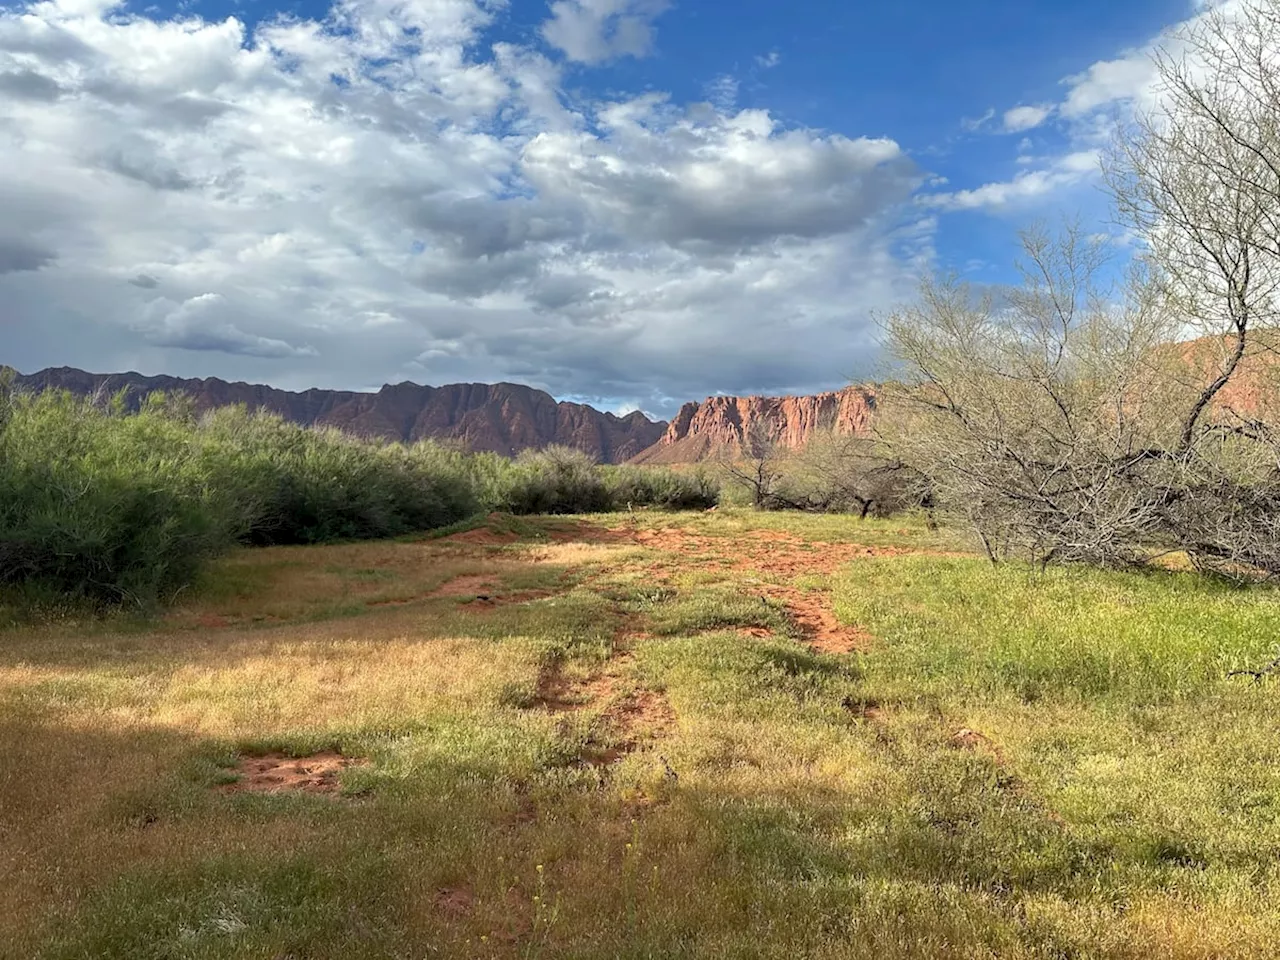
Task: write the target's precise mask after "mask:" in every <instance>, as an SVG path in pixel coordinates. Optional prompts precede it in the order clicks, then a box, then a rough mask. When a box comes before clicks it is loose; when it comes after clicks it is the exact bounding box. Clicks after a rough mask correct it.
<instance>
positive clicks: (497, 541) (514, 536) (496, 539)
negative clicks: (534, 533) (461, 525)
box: [441, 527, 520, 547]
mask: <svg viewBox="0 0 1280 960" xmlns="http://www.w3.org/2000/svg"><path fill="white" fill-rule="evenodd" d="M519 539H520V534H518V533H516V532H515V531H513V530H492V529H490V528H489V527H477V528H476V529H474V530H464V531H463V532H462V533H452V534H450V535H449V536H447V537H442V538H441V542H443V543H465V544H469V545H471V546H477V547H501V546H506V545H507V544H510V543H515V542H516V541H517V540H519Z"/></svg>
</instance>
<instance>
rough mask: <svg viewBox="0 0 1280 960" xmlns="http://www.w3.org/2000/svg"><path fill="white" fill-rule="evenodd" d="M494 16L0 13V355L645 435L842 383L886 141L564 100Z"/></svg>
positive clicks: (890, 191)
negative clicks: (574, 398) (606, 420)
mask: <svg viewBox="0 0 1280 960" xmlns="http://www.w3.org/2000/svg"><path fill="white" fill-rule="evenodd" d="M579 6H581V4H580V5H579ZM493 8H494V5H492V4H486V3H482V2H472V0H408V2H399V0H343V2H342V3H341V4H340V5H339V6H337V7H335V8H334V10H333V11H332V13H331V16H330V18H329V19H327V20H325V21H322V22H318V21H311V20H287V21H278V22H273V23H267V24H264V25H262V26H260V27H259V28H257V29H256V30H254V31H250V30H248V29H247V28H246V27H245V26H244V24H242V23H241V22H239V21H238V20H236V19H234V18H229V19H226V20H223V21H220V22H210V21H204V20H200V19H194V18H192V19H184V20H180V21H174V20H155V19H149V18H147V17H139V16H134V15H127V16H124V15H121V16H117V15H115V14H114V13H112V12H110V11H109V10H108V8H107V6H106V5H105V4H96V5H94V4H91V3H88V2H87V0H61V2H58V3H47V4H40V5H36V6H31V7H27V8H22V9H15V10H9V11H7V12H0V76H3V77H10V78H11V77H17V78H18V79H15V80H6V81H5V84H6V85H5V86H4V90H3V93H2V94H0V169H3V170H4V172H5V176H4V177H3V178H0V210H3V211H4V216H3V217H0V302H3V303H4V304H5V309H4V311H3V314H4V316H3V317H0V324H3V325H4V327H3V328H4V331H5V334H4V336H5V344H6V358H5V359H6V360H7V361H9V362H12V363H15V365H18V366H19V367H20V368H24V369H33V368H34V367H36V366H44V365H48V364H58V363H68V364H73V365H80V366H90V367H95V368H98V369H110V368H132V369H143V370H144V371H148V372H169V373H174V374H179V375H210V374H216V375H219V376H224V377H228V378H233V379H247V380H267V381H271V382H275V383H277V384H279V385H281V386H286V387H292V388H299V387H307V386H312V385H325V386H336V387H341V386H349V387H363V386H366V385H368V384H370V383H378V382H382V381H394V380H399V379H404V378H405V377H406V376H411V377H413V378H415V379H418V380H426V381H428V382H435V383H442V382H450V381H458V380H490V381H492V380H504V379H505V380H521V381H525V382H529V383H532V384H533V385H535V386H540V387H544V388H546V389H549V390H551V391H552V392H553V393H557V394H560V395H568V394H578V395H586V396H598V397H607V398H611V403H613V404H616V403H624V402H625V403H632V404H636V405H640V406H642V407H643V408H644V409H656V408H660V406H661V405H665V404H667V403H669V402H670V401H669V398H671V397H676V398H687V397H691V396H704V395H706V393H707V392H708V391H709V390H712V389H722V390H725V391H727V392H741V391H757V390H809V389H817V388H821V387H829V386H835V385H839V384H840V383H841V382H842V381H843V378H844V377H845V375H846V374H848V373H849V372H850V371H854V370H856V368H857V366H858V364H859V361H860V359H862V358H864V357H866V356H867V355H868V353H869V352H870V351H871V349H872V340H873V336H872V333H871V327H870V325H869V323H868V319H867V318H868V314H869V312H870V311H871V310H872V309H879V308H883V307H886V306H888V305H890V304H892V303H893V302H894V301H895V300H897V299H898V298H899V297H900V296H902V295H903V294H904V293H906V292H907V291H909V289H910V286H911V282H912V278H913V276H914V275H915V274H916V272H917V270H918V268H919V266H920V265H921V263H922V262H924V261H926V260H927V259H928V257H929V256H930V238H931V236H932V231H933V229H934V225H933V223H932V221H931V220H930V219H929V218H928V217H927V215H926V214H925V213H923V212H921V211H918V210H915V209H913V205H912V204H910V203H909V202H908V201H909V199H910V197H911V195H912V192H913V191H914V190H915V189H916V188H917V187H918V185H919V183H920V181H921V174H920V173H919V172H918V171H917V170H916V168H915V167H914V165H913V164H912V163H911V161H910V160H909V159H908V158H907V157H906V156H905V155H904V153H903V151H902V150H901V149H900V148H899V147H898V145H897V144H896V143H894V142H893V141H890V140H883V139H865V138H856V137H843V136H839V135H834V134H829V133H825V132H822V131H813V130H806V129H796V128H788V127H785V126H783V125H782V124H780V123H779V122H778V121H777V120H776V119H775V118H774V117H772V116H771V115H770V114H768V113H767V112H764V111H758V110H745V111H739V110H736V109H734V108H732V107H731V106H729V104H728V102H727V101H722V103H721V105H720V107H719V108H717V107H715V106H711V105H707V104H701V105H695V106H692V107H687V108H686V107H683V106H680V105H678V104H674V103H672V102H670V101H669V100H668V99H667V98H665V97H663V96H660V95H649V96H641V97H627V96H622V97H618V98H615V99H612V100H606V101H589V100H582V99H573V98H570V97H568V96H566V95H565V94H564V93H563V88H562V80H561V70H562V69H563V67H562V66H561V65H560V64H558V63H557V62H555V61H553V60H551V59H549V58H547V57H544V56H542V55H540V54H538V53H537V52H536V51H533V50H530V49H528V48H525V47H520V46H515V45H510V44H504V45H498V46H497V47H495V48H494V49H493V50H492V53H491V55H490V52H489V51H482V50H481V49H480V48H479V46H478V45H477V43H476V41H477V40H478V39H479V38H480V36H481V32H482V31H483V30H484V29H485V28H486V26H487V24H488V23H489V21H490V17H491V11H492V9H493ZM584 9H586V8H585V7H584ZM591 9H593V10H595V11H597V12H599V11H602V10H603V11H606V12H608V11H612V12H613V13H610V14H609V15H611V16H612V15H614V14H617V13H618V11H620V10H626V11H631V12H632V13H635V11H637V10H649V11H653V10H655V9H656V8H654V7H648V8H639V7H636V6H635V5H634V4H628V5H625V6H624V5H621V4H617V3H614V4H612V5H601V4H598V3H597V4H595V5H593V6H591ZM104 11H105V12H104ZM609 36H611V37H613V36H615V35H614V34H610V35H609ZM615 39H616V37H615ZM609 42H610V43H613V42H614V41H613V40H610V41H609ZM613 49H615V52H616V50H617V47H616V44H615V46H614V47H613ZM581 52H583V51H581V50H580V51H579V53H581ZM415 358H416V359H415Z"/></svg>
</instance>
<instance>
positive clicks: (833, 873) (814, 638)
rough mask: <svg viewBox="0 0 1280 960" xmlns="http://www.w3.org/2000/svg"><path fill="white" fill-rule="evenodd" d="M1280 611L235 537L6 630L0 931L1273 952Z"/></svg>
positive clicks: (615, 552) (714, 520)
mask: <svg viewBox="0 0 1280 960" xmlns="http://www.w3.org/2000/svg"><path fill="white" fill-rule="evenodd" d="M1278 626H1280V594H1277V593H1275V592H1273V591H1262V590H1254V591H1249V592H1246V591H1241V590H1233V589H1230V588H1228V587H1225V586H1220V585H1216V584H1212V583H1206V582H1204V581H1197V580H1195V579H1193V578H1191V577H1190V576H1188V575H1185V574H1177V573H1161V574H1152V575H1147V576H1139V575H1119V574H1109V573H1101V572H1091V571H1079V570H1065V571H1064V570H1058V571H1052V570H1051V571H1049V572H1048V573H1046V574H1036V573H1033V572H1032V571H1030V570H1028V569H1026V568H1022V567H1018V566H1008V567H1004V568H999V569H995V568H992V567H990V566H989V565H987V564H986V563H984V562H982V561H980V560H978V559H975V558H974V557H972V556H969V555H966V554H965V553H964V551H963V550H959V549H957V548H956V546H955V545H954V544H952V543H949V542H947V541H946V540H945V539H943V538H941V537H940V536H939V535H938V534H935V533H931V532H930V531H929V530H927V529H926V528H925V527H924V526H923V524H918V523H916V522H914V521H871V522H858V521H856V520H852V519H848V518H840V517H806V516H795V515H783V514H773V515H754V514H750V513H746V512H736V511H720V512H716V513H710V514H692V515H690V514H686V515H672V516H664V515H658V514H648V513H643V514H642V513H637V514H630V515H628V514H623V515H618V516H605V517H595V518H567V519H556V520H551V519H545V520H544V519H520V520H515V519H510V518H492V519H491V520H489V521H487V522H486V523H484V524H481V525H478V526H475V527H474V528H470V529H458V530H455V531H453V532H447V533H446V535H443V536H437V537H434V538H430V539H423V540H412V541H411V540H405V541H400V542H379V543H366V544H358V545H350V546H329V547H305V548H268V549H260V550H252V551H250V550H245V551H242V552H240V553H238V554H236V555H234V556H232V557H231V558H229V559H227V560H225V561H223V562H221V563H220V564H219V565H218V566H217V567H216V569H215V571H214V573H213V574H212V575H211V576H210V577H209V578H208V581H207V582H206V583H205V584H203V585H202V586H201V588H200V589H199V590H198V591H193V592H191V594H190V595H189V596H187V597H186V598H185V600H184V602H182V603H181V604H180V605H179V606H177V607H176V608H174V609H173V610H171V611H170V612H169V613H168V614H166V615H165V617H164V618H163V619H162V620H160V621H158V622H155V621H153V622H149V623H139V622H132V621H123V620H120V621H109V622H81V623H78V622H74V621H72V620H68V621H65V622H61V623H56V624H47V625H41V626H30V625H27V626H11V627H8V628H6V629H4V630H3V631H0V761H2V762H0V890H2V891H3V895H4V908H3V909H0V955H3V956H5V957H13V958H24V960H25V958H29V957H48V958H81V957H82V958H100V957H125V958H131V960H133V958H140V960H141V958H206V957H208V958H212V957H255V958H258V957H260V958H270V960H284V958H292V960H304V958H307V960H320V958H351V957H355V958H382V957H387V958H392V957H394V958H430V957H467V958H472V957H473V958H507V957H572V958H600V960H603V958H630V957H634V958H640V957H648V958H680V957H688V958H694V957H742V958H747V957H752V958H756V957H758V958H774V957H776V958H796V957H814V958H837V957H839V958H854V957H867V958H872V957H874V958H886V960H891V958H900V957H945V958H953V957H956V958H958V957H1027V958H1031V957H1036V958H1085V957H1114V958H1139V957H1178V958H1182V957H1203V958H1219V957H1232V958H1234V957H1259V958H1262V957H1274V956H1276V955H1277V953H1280V947H1278V946H1277V944H1280V764H1277V763H1276V760H1275V756H1276V749H1277V743H1280V688H1278V687H1277V683H1280V681H1270V680H1268V681H1264V682H1262V683H1257V684H1255V683H1253V682H1252V681H1251V680H1249V679H1248V678H1228V677H1227V676H1226V674H1227V673H1228V672H1229V671H1231V670H1232V669H1236V668H1240V667H1251V666H1253V667H1256V666H1258V665H1260V664H1264V663H1266V662H1267V661H1269V660H1270V659H1271V658H1272V657H1273V656H1274V655H1275V653H1276V652H1277V647H1280V630H1278V629H1277V627H1278ZM290 758H292V759H290ZM299 758H301V759H299Z"/></svg>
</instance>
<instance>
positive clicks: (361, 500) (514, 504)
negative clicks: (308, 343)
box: [0, 383, 718, 605]
mask: <svg viewBox="0 0 1280 960" xmlns="http://www.w3.org/2000/svg"><path fill="white" fill-rule="evenodd" d="M717 495H718V490H717V488H716V487H715V485H714V484H713V483H712V482H711V481H709V480H708V479H707V478H706V477H705V476H704V475H702V474H700V473H696V472H695V473H690V474H686V475H677V474H675V473H673V472H670V471H664V470H656V469H646V470H639V469H635V468H608V469H603V468H599V467H597V466H596V465H595V464H593V463H592V462H591V460H590V458H588V457H587V456H586V455H585V454H582V453H580V452H578V451H575V450H570V449H567V448H563V447H555V448H551V449H548V450H543V451H537V452H526V453H524V454H522V455H521V456H519V457H517V458H516V459H515V460H514V461H511V460H508V459H506V458H504V457H499V456H496V455H493V454H470V453H467V452H465V451H463V450H461V449H458V448H455V447H451V446H448V445H445V444H440V443H433V442H421V443H416V444H413V445H410V446H405V445H402V444H388V443H374V442H370V441H365V440H360V439H358V438H355V437H351V436H348V435H346V434H343V433H340V432H338V431H336V430H326V429H310V428H306V427H302V426H299V425H297V424H293V423H289V422H287V421H285V420H283V419H282V418H280V417H278V416H276V415H274V414H268V413H262V412H249V411H247V410H245V409H244V408H242V407H227V408H222V409H218V410H214V411H211V412H209V413H207V414H205V415H204V416H202V417H197V416H195V415H194V413H193V412H192V409H191V404H190V403H189V402H187V401H185V400H183V399H181V398H172V397H171V398H166V397H163V396H161V395H158V394H156V395H152V396H151V397H149V398H147V399H146V400H145V401H144V402H143V403H142V405H141V408H140V409H139V410H138V411H137V412H136V413H126V404H125V398H124V397H123V396H122V395H121V396H116V397H114V398H107V399H104V398H101V397H99V398H93V399H88V400H85V399H75V398H73V397H72V396H71V395H70V394H67V393H59V392H48V393H45V394H41V395H39V396H29V395H23V394H15V393H13V392H11V391H10V390H8V389H7V388H6V387H5V386H4V384H3V383H0V586H5V587H8V588H11V589H18V590H20V591H22V592H25V593H28V594H31V595H32V598H33V599H40V597H36V596H35V594H40V595H41V597H44V598H53V599H56V600H58V601H60V602H65V601H75V600H78V599H84V600H88V601H91V602H94V603H125V604H133V605H149V604H153V603H156V602H158V601H162V600H164V599H166V598H168V597H170V596H172V595H173V593H174V592H175V591H177V590H179V589H181V588H182V587H183V586H184V585H186V584H188V583H190V582H191V580H192V579H193V577H194V576H195V575H196V573H197V572H198V571H199V569H200V568H201V566H202V564H203V563H204V562H205V561H206V560H207V559H208V558H210V557H211V556H213V555H215V554H217V553H219V552H221V551H223V550H226V549H227V548H229V547H230V546H232V545H233V544H235V543H237V542H239V543H245V544H251V545H275V544H308V543H325V542H331V541H335V540H365V539H377V538H385V537H395V536H400V535H404V534H408V533H413V532H418V531H427V530H433V529H437V528H441V527H446V526H449V525H451V524H454V523H457V522H459V521H461V520H464V519H466V518H468V517H471V516H474V515H476V514H478V513H481V512H486V511H491V510H501V511H506V512H510V513H519V514H529V513H590V512H599V511H605V510H609V509H612V508H614V507H615V505H616V506H618V507H620V508H625V507H626V506H627V504H628V503H630V504H632V505H633V506H648V505H652V506H658V507H662V508H665V509H687V508H698V507H705V506H708V505H714V504H715V502H716V497H717Z"/></svg>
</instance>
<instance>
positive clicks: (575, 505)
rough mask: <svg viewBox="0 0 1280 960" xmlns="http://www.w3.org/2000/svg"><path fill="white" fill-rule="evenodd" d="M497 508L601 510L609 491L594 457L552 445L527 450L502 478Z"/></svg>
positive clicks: (607, 503) (607, 502) (605, 507)
mask: <svg viewBox="0 0 1280 960" xmlns="http://www.w3.org/2000/svg"><path fill="white" fill-rule="evenodd" d="M495 506H496V507H497V509H499V510H503V511H506V512H508V513H522V514H523V513H601V512H603V511H605V510H608V509H609V506H610V497H609V491H608V489H607V488H606V487H605V483H604V479H603V478H602V477H601V476H600V473H599V471H598V470H597V469H596V466H595V464H594V463H593V462H592V460H591V458H590V457H589V456H587V455H586V454H585V453H583V452H581V451H580V450H573V449H571V448H569V447H560V446H552V447H547V448H546V449H544V450H524V451H522V452H521V453H520V454H519V455H518V456H517V457H516V459H515V462H514V463H513V464H512V465H511V466H510V467H509V468H508V469H507V470H506V471H504V472H503V474H501V475H500V477H499V483H498V499H497V502H496V504H495Z"/></svg>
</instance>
